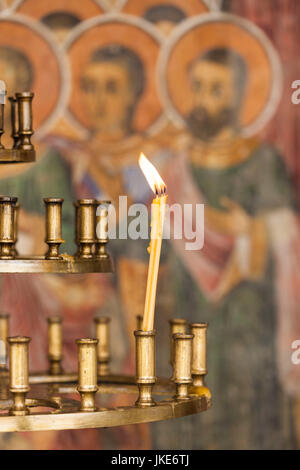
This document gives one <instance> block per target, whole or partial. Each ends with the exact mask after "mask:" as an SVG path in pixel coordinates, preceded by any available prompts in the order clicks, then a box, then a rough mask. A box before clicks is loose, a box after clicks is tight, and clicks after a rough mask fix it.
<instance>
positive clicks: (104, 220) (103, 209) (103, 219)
mask: <svg viewBox="0 0 300 470" xmlns="http://www.w3.org/2000/svg"><path fill="white" fill-rule="evenodd" d="M110 204H111V201H97V207H96V243H95V256H96V257H97V258H100V259H101V258H107V257H108V254H107V252H106V245H107V243H108V241H109V240H108V208H109V205H110Z"/></svg>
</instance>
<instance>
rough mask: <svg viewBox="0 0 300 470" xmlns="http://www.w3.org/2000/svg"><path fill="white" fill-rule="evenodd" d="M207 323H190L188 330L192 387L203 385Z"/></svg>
mask: <svg viewBox="0 0 300 470" xmlns="http://www.w3.org/2000/svg"><path fill="white" fill-rule="evenodd" d="M207 327H208V324H207V323H191V324H190V332H191V334H192V335H194V337H193V347H192V378H193V386H194V387H204V386H205V383H204V378H205V375H206V374H207V367H206V335H207Z"/></svg>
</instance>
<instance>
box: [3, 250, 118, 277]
mask: <svg viewBox="0 0 300 470" xmlns="http://www.w3.org/2000/svg"><path fill="white" fill-rule="evenodd" d="M61 257H62V258H61V259H55V260H52V259H51V260H50V259H45V257H44V256H32V257H21V256H19V257H17V258H15V259H10V260H6V259H1V260H0V273H23V274H24V273H56V274H83V273H110V272H112V270H113V265H112V261H111V259H110V258H108V259H80V258H74V257H73V256H70V255H68V254H62V255H61Z"/></svg>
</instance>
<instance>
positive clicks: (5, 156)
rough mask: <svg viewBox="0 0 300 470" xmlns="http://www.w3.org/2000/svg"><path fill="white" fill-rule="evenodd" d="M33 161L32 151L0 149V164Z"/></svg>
mask: <svg viewBox="0 0 300 470" xmlns="http://www.w3.org/2000/svg"><path fill="white" fill-rule="evenodd" d="M35 160H36V153H35V151H34V150H18V149H0V163H31V162H35Z"/></svg>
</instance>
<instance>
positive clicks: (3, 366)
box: [0, 313, 9, 371]
mask: <svg viewBox="0 0 300 470" xmlns="http://www.w3.org/2000/svg"><path fill="white" fill-rule="evenodd" d="M8 336H9V315H8V314H7V313H0V371H3V370H5V371H6V370H7V337H8Z"/></svg>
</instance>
